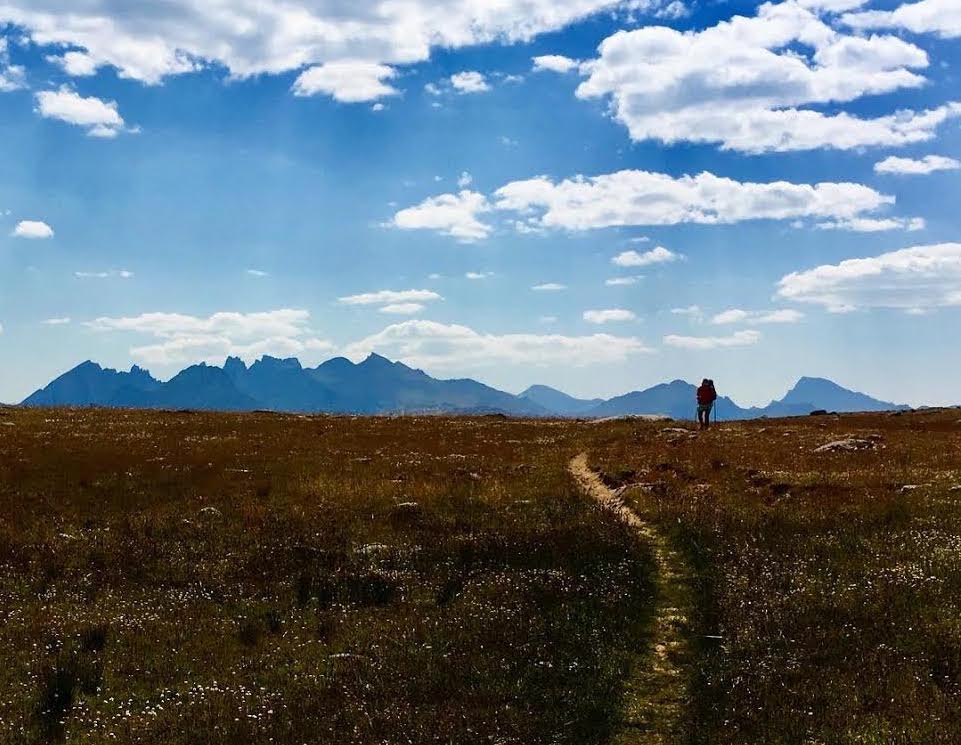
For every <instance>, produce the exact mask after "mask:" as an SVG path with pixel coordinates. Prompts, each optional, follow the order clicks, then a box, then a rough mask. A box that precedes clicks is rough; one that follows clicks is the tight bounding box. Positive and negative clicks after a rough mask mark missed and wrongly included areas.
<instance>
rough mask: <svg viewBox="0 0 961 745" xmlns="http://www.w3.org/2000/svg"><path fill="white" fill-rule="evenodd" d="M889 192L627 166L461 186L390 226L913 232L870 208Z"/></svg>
mask: <svg viewBox="0 0 961 745" xmlns="http://www.w3.org/2000/svg"><path fill="white" fill-rule="evenodd" d="M894 202H895V199H894V197H893V196H888V195H885V194H881V193H879V192H877V191H875V190H874V189H872V188H870V187H868V186H865V185H863V184H854V183H844V182H841V183H835V182H822V183H818V184H795V183H790V182H787V181H772V182H768V183H753V182H742V181H735V180H733V179H730V178H723V177H720V176H715V175H714V174H712V173H708V172H704V173H700V174H698V175H697V176H688V175H685V176H680V177H677V178H675V177H674V176H670V175H668V174H665V173H653V172H651V171H634V170H625V171H617V172H616V173H610V174H604V175H600V176H593V177H590V178H588V177H584V176H576V177H574V178H571V179H565V180H563V181H560V182H556V183H555V182H553V181H551V180H550V179H549V178H547V177H546V176H538V177H536V178H532V179H527V180H524V181H513V182H511V183H509V184H506V185H505V186H502V187H501V188H500V189H498V190H497V191H495V192H494V196H493V199H492V200H491V201H489V200H488V199H487V197H485V196H484V195H483V194H480V193H478V192H473V191H462V192H460V193H459V194H441V195H440V196H436V197H430V198H429V199H426V200H425V201H423V202H422V203H421V204H419V205H417V206H415V207H409V208H407V209H405V210H401V211H400V212H398V213H397V214H396V215H395V216H394V220H393V223H392V224H393V225H394V226H395V227H400V228H407V229H415V228H421V229H429V230H436V231H438V232H440V233H443V234H446V235H451V236H453V237H456V238H459V239H460V240H463V241H476V240H481V239H483V238H486V237H488V236H489V235H490V233H491V232H492V231H493V227H492V226H491V225H489V224H487V223H484V222H481V220H480V215H482V214H488V213H491V212H501V213H507V212H514V213H517V214H518V215H519V216H520V217H521V218H523V219H515V220H513V221H512V223H513V226H514V228H515V229H516V230H517V231H518V232H521V233H538V232H543V231H544V230H546V229H564V230H591V229H598V228H609V227H630V226H641V225H679V224H683V223H698V224H704V225H722V224H734V223H739V222H743V221H746V220H790V219H794V220H797V219H800V218H813V219H815V220H820V221H821V222H822V223H823V225H822V226H821V227H825V228H827V227H834V228H842V227H843V228H844V229H847V230H857V229H860V230H866V229H874V230H877V229H881V226H882V225H883V226H885V227H883V229H894V228H904V229H912V228H915V229H916V227H917V221H916V220H911V219H904V220H901V219H898V218H887V219H886V221H885V222H883V223H878V222H877V221H878V220H880V219H881V218H877V217H876V216H874V215H873V214H872V213H875V212H877V211H878V210H881V209H882V208H885V207H889V206H891V205H893V204H894Z"/></svg>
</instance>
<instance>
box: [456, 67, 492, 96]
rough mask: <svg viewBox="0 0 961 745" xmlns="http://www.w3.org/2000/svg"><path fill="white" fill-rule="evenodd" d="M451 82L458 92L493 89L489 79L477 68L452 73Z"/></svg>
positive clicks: (482, 91)
mask: <svg viewBox="0 0 961 745" xmlns="http://www.w3.org/2000/svg"><path fill="white" fill-rule="evenodd" d="M450 84H451V87H452V88H453V89H454V90H455V91H457V92H458V93H486V92H487V91H489V90H490V89H491V87H490V84H489V83H488V82H487V79H486V78H485V77H484V76H483V75H482V74H481V73H479V72H477V71H476V70H468V71H466V72H458V73H455V74H454V75H451V76H450Z"/></svg>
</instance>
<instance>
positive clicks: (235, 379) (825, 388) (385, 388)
mask: <svg viewBox="0 0 961 745" xmlns="http://www.w3.org/2000/svg"><path fill="white" fill-rule="evenodd" d="M695 390H696V389H695V387H694V386H693V385H691V384H690V383H686V382H684V381H683V380H675V381H672V382H671V383H662V384H661V385H656V386H654V387H653V388H648V389H647V390H643V391H634V392H632V393H628V394H626V395H623V396H617V397H616V398H612V399H610V400H609V401H603V400H600V399H597V400H593V401H585V400H582V399H577V398H573V397H572V396H568V395H567V394H566V393H563V392H561V391H558V390H555V389H553V388H549V387H547V386H543V385H535V386H531V387H530V388H528V389H527V390H526V391H524V392H523V393H521V394H520V395H519V396H512V395H511V394H509V393H504V392H503V391H499V390H497V389H495V388H491V387H490V386H486V385H484V384H483V383H478V382H477V381H476V380H470V379H469V378H466V379H460V380H438V379H436V378H432V377H431V376H430V375H428V374H427V373H425V372H423V371H422V370H414V369H412V368H410V367H407V366H406V365H404V364H402V363H400V362H391V361H390V360H388V359H385V358H384V357H381V356H380V355H377V354H372V355H370V356H369V357H368V358H367V359H365V360H364V361H363V362H361V363H359V364H354V363H353V362H351V361H350V360H348V359H345V358H343V357H337V358H335V359H332V360H328V361H327V362H325V363H323V364H322V365H319V366H317V367H315V368H304V367H303V366H302V365H301V364H300V362H299V361H298V360H296V359H293V358H291V359H286V360H282V359H278V358H276V357H269V356H265V357H263V358H261V359H260V360H258V361H257V362H255V363H254V364H253V365H251V366H250V367H248V366H247V365H246V364H244V362H243V361H242V360H240V359H238V358H236V357H229V358H227V360H226V362H225V363H224V366H223V367H222V368H220V367H213V366H210V365H206V364H200V365H194V366H192V367H188V368H187V369H186V370H183V371H182V372H181V373H179V374H178V375H176V376H175V377H174V378H172V379H170V380H169V381H167V382H166V383H162V382H160V381H159V380H156V379H155V378H153V377H152V376H151V375H150V373H148V372H147V371H146V370H143V369H141V368H139V367H136V366H134V367H133V368H131V369H130V372H117V371H116V370H109V369H104V368H102V367H100V365H97V364H95V363H93V362H84V363H83V364H81V365H78V366H77V367H75V368H74V369H73V370H71V371H69V372H67V373H64V374H63V375H61V376H60V377H59V378H57V379H56V380H54V381H53V382H52V383H50V384H49V385H48V386H47V387H46V388H43V389H42V390H39V391H37V392H36V393H34V394H33V395H32V396H30V397H29V398H28V399H26V400H25V401H24V402H23V405H25V406H122V407H129V408H169V409H205V410H223V411H251V410H254V409H268V410H273V411H297V412H329V413H352V414H402V413H459V414H486V413H502V414H508V415H511V416H530V417H539V416H561V417H612V416H625V415H630V414H666V415H668V416H671V417H673V418H675V419H692V418H693V417H694V412H695V406H696V405H695ZM898 408H906V407H899V406H896V405H895V404H892V403H888V402H885V401H878V400H877V399H874V398H871V397H870V396H867V395H865V394H863V393H856V392H854V391H849V390H847V389H845V388H842V387H841V386H839V385H837V384H836V383H832V382H831V381H830V380H824V379H822V378H801V379H800V380H799V381H798V383H797V385H795V386H794V388H792V389H791V390H790V391H789V392H788V393H787V395H786V396H784V398H782V399H781V400H779V401H772V402H771V403H770V404H768V405H767V406H764V407H754V408H750V409H744V408H741V407H740V406H738V405H737V404H735V403H734V402H733V401H732V400H731V399H730V398H727V397H722V398H720V399H719V400H718V404H717V418H718V419H722V420H725V419H755V418H758V417H762V416H770V417H775V416H798V415H804V414H809V413H811V412H812V411H814V410H816V409H827V410H830V411H881V410H889V409H898Z"/></svg>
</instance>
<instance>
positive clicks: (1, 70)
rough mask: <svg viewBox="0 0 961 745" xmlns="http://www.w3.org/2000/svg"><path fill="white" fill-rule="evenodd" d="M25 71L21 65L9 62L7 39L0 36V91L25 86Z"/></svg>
mask: <svg viewBox="0 0 961 745" xmlns="http://www.w3.org/2000/svg"><path fill="white" fill-rule="evenodd" d="M25 75H26V71H25V70H24V68H23V67H22V66H21V65H13V64H11V63H10V50H9V47H8V44H7V40H6V39H5V38H3V37H0V93H8V92H10V91H15V90H19V89H20V88H23V87H25V85H26V83H25V82H24V81H25Z"/></svg>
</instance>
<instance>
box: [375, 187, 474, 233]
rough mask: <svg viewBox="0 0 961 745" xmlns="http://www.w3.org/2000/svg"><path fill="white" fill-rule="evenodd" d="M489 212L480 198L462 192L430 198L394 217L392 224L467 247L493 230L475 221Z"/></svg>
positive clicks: (472, 193) (467, 192) (468, 192)
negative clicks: (453, 240) (435, 232)
mask: <svg viewBox="0 0 961 745" xmlns="http://www.w3.org/2000/svg"><path fill="white" fill-rule="evenodd" d="M489 211H490V205H489V204H488V202H487V198H486V197H485V196H484V195H483V194H478V193H477V192H475V191H467V190H465V191H461V192H460V193H458V194H441V195H440V196H436V197H429V198H428V199H425V200H424V201H423V202H421V203H420V204H418V205H416V206H415V207H408V208H407V209H403V210H401V211H400V212H398V213H397V214H396V215H394V219H393V223H392V224H393V226H394V227H396V228H400V229H402V230H435V231H437V232H439V233H442V234H444V235H448V236H450V237H452V238H456V239H457V240H459V241H462V242H464V243H470V242H472V241H478V240H481V239H482V238H486V237H487V236H488V235H490V233H491V230H492V228H491V227H490V226H489V225H486V224H485V223H482V222H481V221H480V220H479V219H478V215H480V214H483V213H485V212H489Z"/></svg>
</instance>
